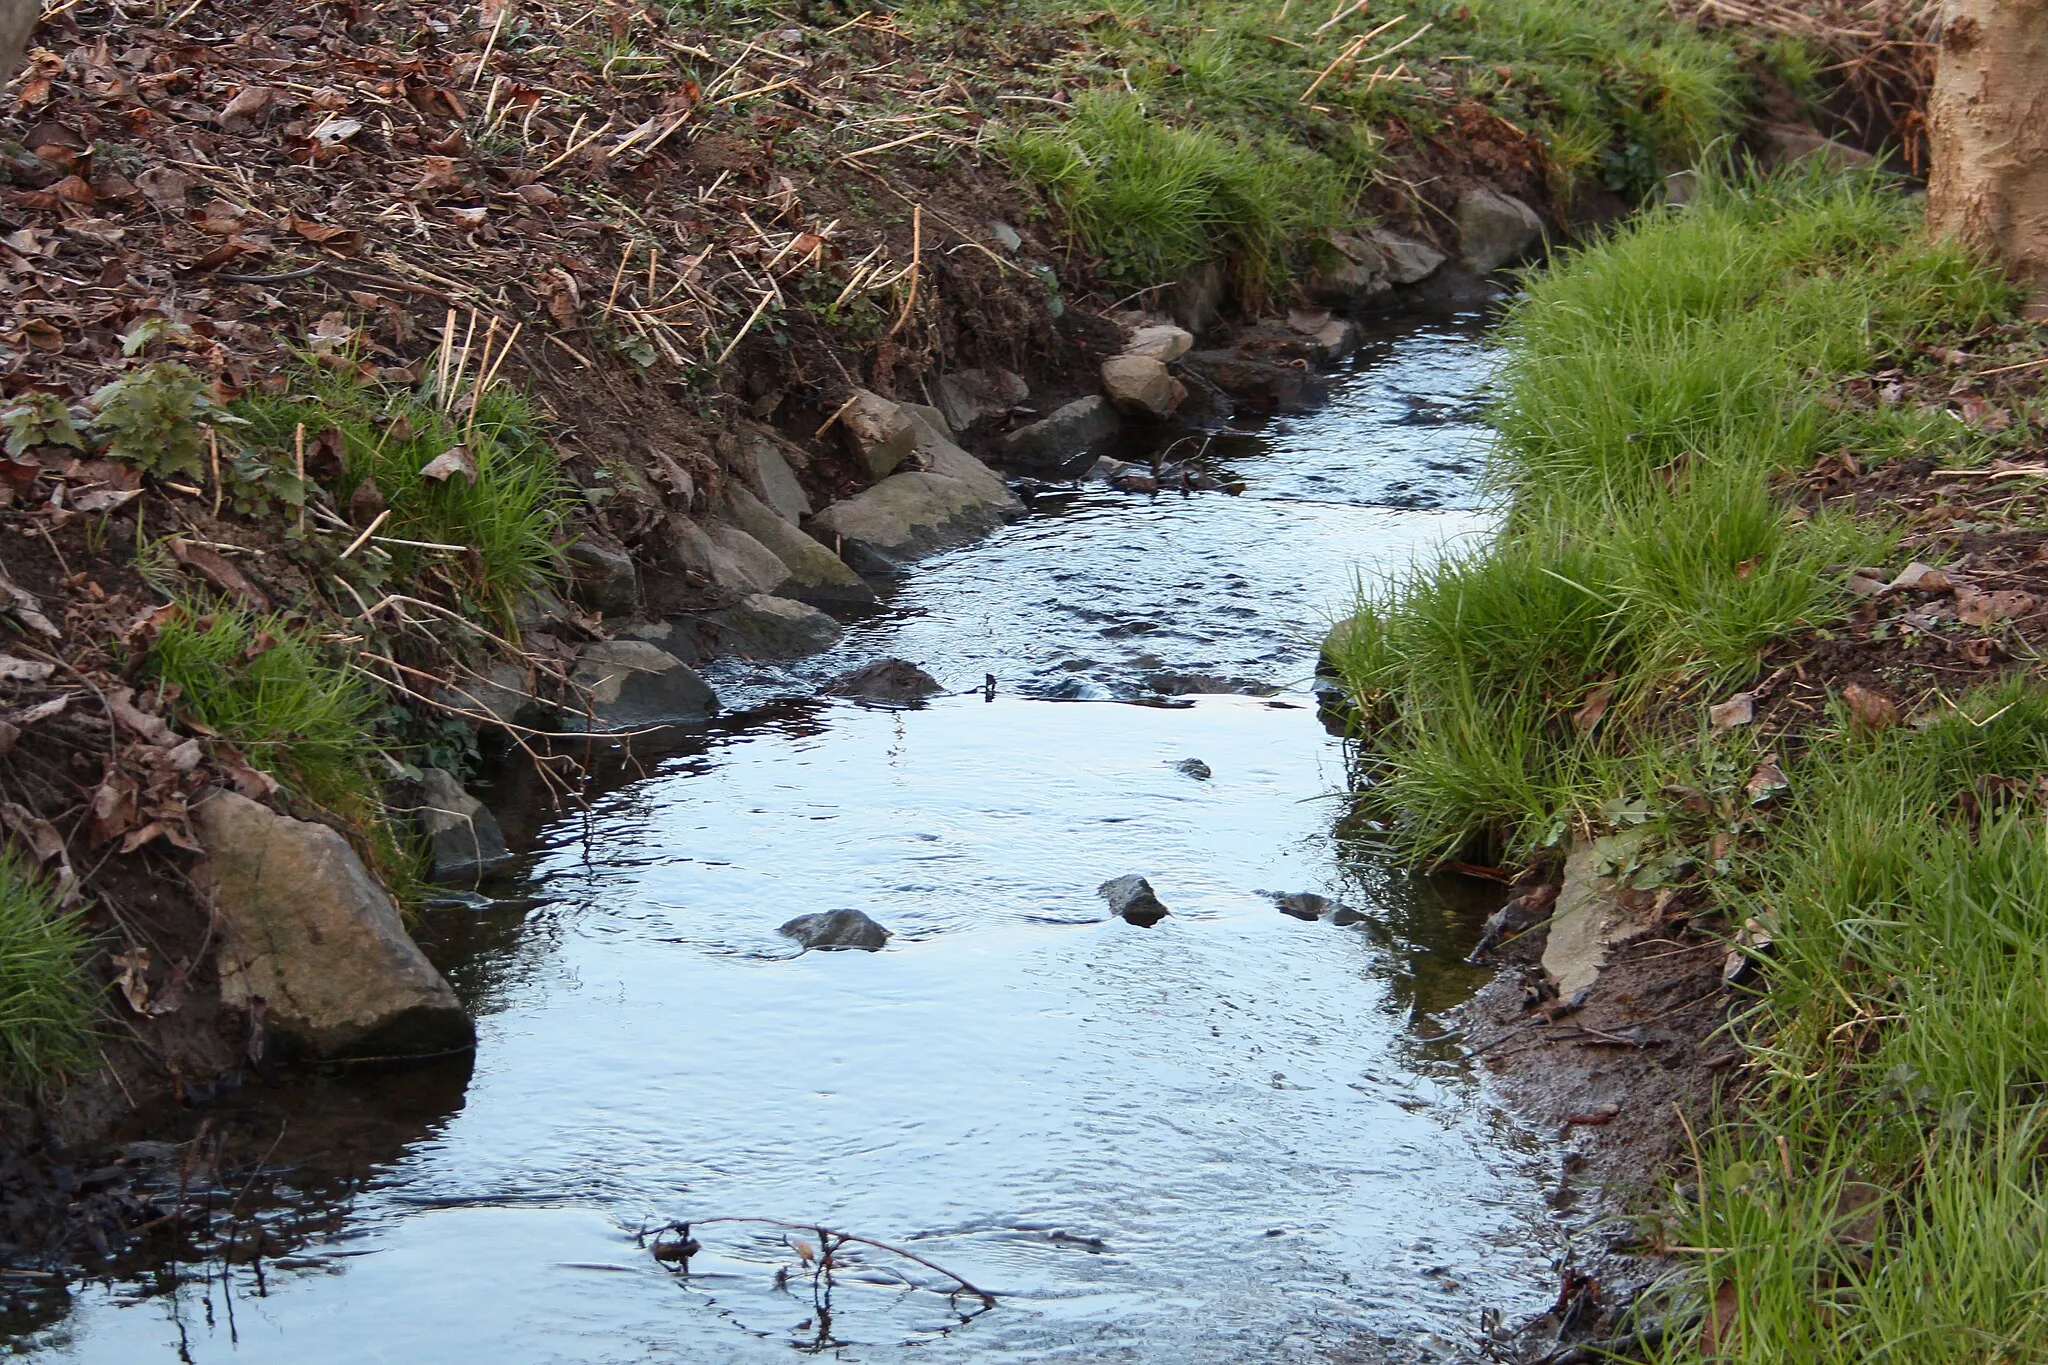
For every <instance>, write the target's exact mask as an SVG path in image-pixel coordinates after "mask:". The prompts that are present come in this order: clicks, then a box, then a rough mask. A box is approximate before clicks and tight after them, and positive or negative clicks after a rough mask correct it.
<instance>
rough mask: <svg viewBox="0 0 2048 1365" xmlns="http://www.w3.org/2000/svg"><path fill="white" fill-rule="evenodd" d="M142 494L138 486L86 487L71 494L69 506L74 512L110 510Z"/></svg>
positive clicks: (114, 509) (116, 508)
mask: <svg viewBox="0 0 2048 1365" xmlns="http://www.w3.org/2000/svg"><path fill="white" fill-rule="evenodd" d="M141 496H142V490H141V489H139V488H88V489H86V490H85V491H84V492H83V493H78V494H75V495H73V497H72V499H71V508H72V510H73V511H76V512H86V513H99V512H112V511H116V510H118V509H120V508H123V507H126V506H127V505H128V504H129V503H131V502H133V501H135V500H136V499H137V498H139V497H141Z"/></svg>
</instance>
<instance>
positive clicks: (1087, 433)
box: [1001, 393, 1123, 474]
mask: <svg viewBox="0 0 2048 1365" xmlns="http://www.w3.org/2000/svg"><path fill="white" fill-rule="evenodd" d="M1122 428H1123V423H1122V422H1121V421H1119V420H1118V419H1117V415H1116V409H1115V408H1114V407H1112V406H1110V402H1109V400H1108V399H1107V398H1104V397H1103V396H1102V395H1101V394H1099V393H1091V394H1089V395H1088V396H1087V397H1086V398H1077V399H1075V400H1074V401H1073V402H1071V403H1069V404H1067V405H1066V406H1065V407H1061V408H1055V409H1053V412H1052V415H1051V416H1049V417H1045V418H1042V419H1041V420H1039V421H1036V422H1033V423H1032V424H1031V425H1029V426H1024V427H1018V428H1017V429H1016V430H1015V431H1013V432H1011V433H1010V434H1009V435H1007V436H1005V437H1003V439H1002V445H1001V449H1002V460H1003V463H1005V464H1011V465H1017V466H1019V467H1021V468H1025V469H1034V470H1042V471H1045V472H1047V473H1055V474H1057V473H1061V472H1066V471H1071V470H1080V469H1086V468H1087V467H1088V466H1089V465H1090V464H1092V463H1093V462H1094V459H1095V457H1096V456H1097V455H1100V454H1101V453H1102V452H1103V451H1105V450H1107V449H1108V448H1109V447H1110V445H1112V444H1113V443H1114V442H1115V441H1116V435H1117V432H1118V431H1120V430H1122Z"/></svg>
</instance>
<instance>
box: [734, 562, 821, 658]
mask: <svg viewBox="0 0 2048 1365" xmlns="http://www.w3.org/2000/svg"><path fill="white" fill-rule="evenodd" d="M819 548H820V549H823V548H824V547H823V546H820V547H819ZM711 620H712V623H713V624H714V625H715V626H716V627H717V629H718V647H719V649H720V650H722V651H724V652H726V653H729V654H744V655H746V656H747V657H748V658H750V659H801V658H802V657H804V656H805V655H806V654H816V653H818V652H819V651H820V650H825V649H830V648H832V646H834V645H836V644H838V643H839V635H840V630H839V623H838V622H837V621H835V620H833V619H832V618H831V617H829V616H827V615H826V614H825V613H824V612H822V611H819V610H818V609H817V608H816V607H808V606H805V605H804V604H803V603H802V602H796V601H792V600H791V599H789V598H787V597H770V596H768V595H767V594H765V593H752V594H750V595H748V596H746V597H742V598H741V599H740V600H739V601H737V602H735V603H733V604H732V605H731V606H729V607H727V608H725V609H724V610H723V611H715V612H713V613H711Z"/></svg>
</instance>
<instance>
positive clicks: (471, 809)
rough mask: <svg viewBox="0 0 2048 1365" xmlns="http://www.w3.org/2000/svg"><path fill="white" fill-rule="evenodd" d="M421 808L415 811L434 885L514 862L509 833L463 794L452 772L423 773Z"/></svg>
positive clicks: (469, 878)
mask: <svg viewBox="0 0 2048 1365" xmlns="http://www.w3.org/2000/svg"><path fill="white" fill-rule="evenodd" d="M420 797H421V800H420V805H419V808H418V809H417V810H416V811H414V812H413V814H414V816H415V817H416V818H417V819H418V821H419V825H420V832H421V833H423V834H425V835H426V836H427V848H428V851H429V856H430V857H431V860H432V869H431V871H430V872H429V874H428V875H429V876H431V877H432V878H433V879H434V880H436V881H473V880H475V879H476V878H478V877H480V876H482V875H484V874H485V873H487V872H494V871H496V870H497V869H498V868H501V867H503V866H504V865H505V864H506V863H509V862H510V861H512V855H511V853H509V852H508V851H507V850H506V848H505V833H504V831H503V830H501V829H500V828H499V827H498V820H497V817H496V816H494V815H492V814H491V812H490V811H489V810H488V809H486V808H485V806H484V803H483V802H481V801H479V800H477V799H476V798H475V797H474V796H471V795H470V794H469V793H468V792H466V791H464V790H463V789H462V784H461V783H460V782H457V781H456V780H455V775H454V774H453V773H450V772H447V771H445V770H444V769H441V768H422V769H420Z"/></svg>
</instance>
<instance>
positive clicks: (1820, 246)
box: [1333, 174, 2004, 857]
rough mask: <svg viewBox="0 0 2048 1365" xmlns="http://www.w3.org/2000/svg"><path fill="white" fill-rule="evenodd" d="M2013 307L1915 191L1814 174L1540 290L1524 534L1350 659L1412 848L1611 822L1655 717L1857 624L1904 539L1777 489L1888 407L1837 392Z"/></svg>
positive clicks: (1423, 596)
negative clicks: (1605, 774) (1602, 805)
mask: <svg viewBox="0 0 2048 1365" xmlns="http://www.w3.org/2000/svg"><path fill="white" fill-rule="evenodd" d="M2003 298H2004V293H2003V289H2002V286H2000V285H1998V284H1997V283H1996V282H1995V280H1994V278H1993V277H1992V276H1991V275H1990V274H1989V273H1988V272H1985V271H1983V270H1981V269H1980V268H1978V267H1977V266H1975V265H1974V264H1973V263H1972V262H1970V261H1969V260H1968V259H1967V258H1965V257H1964V256H1962V255H1961V254H1960V253H1958V252H1956V251H1955V250H1953V249H1950V248H1947V247H1929V246H1926V245H1925V244H1923V243H1921V242H1920V241H1919V239H1918V238H1917V237H1916V236H1915V234H1914V230H1913V215H1912V212H1911V210H1910V208H1909V207H1907V206H1906V205H1904V204H1902V203H1901V202H1899V201H1898V199H1897V198H1896V196H1891V195H1888V194H1887V193H1886V192H1884V191H1882V190H1881V189H1880V188H1879V187H1878V185H1877V184H1876V183H1875V182H1873V181H1871V180H1869V179H1857V178H1830V177H1823V176H1820V175H1818V174H1813V175H1804V176H1798V177H1793V178H1789V179H1780V180H1774V181H1768V182H1762V183H1755V182H1748V181H1742V180H1738V179H1735V178H1733V177H1729V176H1709V177H1708V179H1707V184H1706V187H1705V189H1704V190H1703V194H1702V197H1701V199H1700V200H1699V201H1698V202H1697V203H1696V204H1695V205H1694V206H1693V207H1692V208H1689V209H1687V210H1686V211H1684V212H1682V213H1677V212H1674V213H1662V214H1655V215H1651V216H1647V217H1644V218H1641V219H1639V220H1637V221H1635V222H1633V223H1631V224H1630V225H1629V226H1627V227H1624V228H1622V229H1621V230H1620V231H1618V232H1617V233H1616V234H1615V235H1614V236H1612V237H1611V238H1609V239H1607V240H1605V241H1603V242H1600V243H1599V244H1597V245H1594V246H1592V247H1589V248H1586V249H1584V250H1581V251H1578V252H1575V253H1573V254H1571V255H1569V256H1567V257H1565V258H1563V259H1561V260H1560V261H1559V262H1558V263H1557V264H1556V265H1555V267H1554V268H1553V269H1551V270H1548V271H1546V272H1544V273H1543V274H1541V275H1539V276H1536V277H1534V278H1532V280H1531V281H1530V286H1529V290H1528V295H1527V298H1526V299H1525V301H1523V302H1522V303H1521V304H1519V305H1518V306H1517V307H1516V308H1515V310H1514V311H1513V312H1512V313H1511V314H1510V316H1509V318H1508V320H1507V322H1506V325H1505V327H1504V329H1503V339H1504V342H1505V346H1506V350H1507V357H1508V358H1507V363H1506V367H1505V373H1504V376H1503V397H1502V400H1501V402H1500V404H1499V406H1498V409H1497V411H1496V414H1495V422H1496V425H1497V427H1498V429H1499V432H1500V437H1499V441H1498V444H1497V448H1496V451H1495V455H1494V460H1493V463H1492V467H1491V472H1490V478H1491V480H1492V483H1493V486H1494V487H1495V489H1496V490H1497V492H1498V493H1499V494H1500V496H1501V497H1502V500H1503V521H1504V524H1503V529H1502V530H1501V532H1500V533H1499V534H1498V536H1497V537H1495V539H1493V540H1492V541H1491V542H1489V543H1487V544H1485V545H1484V546H1483V547H1480V548H1478V549H1474V550H1470V551H1468V552H1466V553H1464V554H1461V555H1457V556H1454V557H1451V558H1448V559H1445V560H1443V561H1441V562H1438V563H1434V564H1429V565H1425V566H1422V567H1420V568H1418V569H1416V570H1415V571H1413V572H1412V573H1411V575H1410V576H1409V577H1408V578H1407V579H1406V580H1404V581H1400V582H1397V583H1395V584H1393V585H1392V586H1391V587H1389V588H1387V589H1384V590H1382V591H1381V592H1379V593H1377V594H1375V595H1373V596H1372V597H1370V598H1369V599H1368V600H1366V601H1364V602H1363V603H1362V604H1361V607H1360V615H1359V620H1358V622H1357V623H1356V624H1355V625H1354V626H1353V627H1352V628H1350V629H1349V630H1347V631H1346V632H1344V634H1343V637H1342V638H1343V644H1342V646H1341V647H1340V648H1339V649H1337V650H1335V651H1334V654H1335V657H1334V659H1333V662H1334V663H1335V664H1336V665H1337V666H1338V668H1339V671H1340V672H1341V673H1342V674H1343V676H1344V677H1345V679H1346V681H1347V683H1348V684H1349V686H1350V688H1351V690H1352V692H1353V693H1354V695H1355V697H1356V698H1357V700H1358V701H1359V703H1360V707H1361V711H1362V713H1363V715H1364V716H1365V718H1366V720H1367V723H1368V726H1369V728H1370V731H1371V739H1372V743H1373V745H1374V747H1375V751H1376V753H1377V755H1378V760H1379V767H1380V776H1379V780H1378V781H1377V783H1376V787H1375V792H1376V796H1377V799H1378V800H1379V801H1380V802H1381V803H1382V804H1383V805H1384V807H1385V808H1386V812H1387V814H1388V818H1389V819H1391V820H1392V821H1393V822H1394V832H1395V836H1396V838H1397V839H1398V840H1400V841H1402V842H1404V843H1405V844H1406V845H1407V846H1408V848H1409V849H1410V851H1411V852H1413V853H1414V854H1416V855H1417V856H1421V857H1440V856H1445V855H1448V854H1451V853H1454V852H1457V851H1460V850H1466V851H1471V852H1474V853H1487V854H1492V855H1497V856H1517V855H1523V854H1527V853H1529V852H1530V851H1532V850H1533V849H1534V848H1535V847H1537V846H1538V845H1540V844H1542V843H1544V842H1546V841H1550V840H1554V839H1556V838H1558V837H1560V836H1561V834H1562V833H1563V832H1564V831H1566V830H1569V829H1570V828H1572V827H1574V826H1579V827H1590V826H1591V824H1592V823H1593V821H1594V819H1595V814H1594V811H1595V807H1596V806H1597V804H1598V803H1599V802H1600V801H1603V800H1605V799H1607V798H1608V796H1610V795H1612V792H1611V790H1609V789H1607V788H1603V787H1602V785H1601V784H1600V783H1599V782H1597V781H1595V780H1594V779H1593V777H1592V776H1591V775H1592V774H1593V773H1594V772H1595V771H1596V770H1599V769H1601V768H1602V765H1605V764H1611V762H1612V761H1613V760H1614V756H1615V755H1616V754H1618V753H1621V752H1624V751H1627V752H1642V751H1645V750H1648V749H1655V748H1657V747H1659V745H1660V744H1661V743H1662V741H1660V740H1657V739H1655V738H1654V737H1652V736H1650V735H1647V734H1643V733H1638V730H1639V728H1640V727H1639V724H1638V722H1639V721H1640V720H1641V719H1642V718H1644V717H1645V716H1649V715H1652V714H1657V713H1660V712H1662V711H1668V710H1669V709H1670V708H1672V707H1674V706H1681V705H1688V704H1696V703H1698V702H1700V701H1706V700H1718V695H1717V693H1718V691H1719V690H1721V689H1726V688H1728V687H1729V686H1731V685H1732V684H1733V683H1734V682H1735V681H1736V680H1737V679H1740V678H1742V677H1743V676H1745V675H1746V674H1747V673H1749V672H1750V671H1751V670H1752V669H1753V668H1754V666H1755V663H1756V660H1757V657H1758V655H1759V652H1760V651H1761V650H1762V649H1763V647H1765V646H1766V645H1767V644H1768V643H1769V642H1770V641H1772V640H1774V639H1777V638H1781V637H1783V636H1785V635H1788V634H1790V633H1792V632H1793V631H1795V630H1798V629H1800V628H1803V627H1809V626H1819V625H1825V624H1827V623H1828V622H1829V621H1831V620H1833V619H1836V618H1837V617H1838V616H1839V615H1840V614H1841V613H1842V612H1843V611H1844V610H1845V609H1846V605H1847V601H1846V598H1844V596H1843V595H1842V594H1841V593H1840V591H1839V588H1840V585H1841V582H1842V580H1843V579H1844V577H1845V576H1846V573H1847V570H1848V569H1850V568H1852V567H1854V566H1856V565H1858V564H1862V563H1869V562H1874V561H1878V560H1881V559H1882V558H1883V556H1884V554H1885V551H1886V546H1887V542H1888V538H1889V535H1888V530H1887V528H1886V527H1884V526H1883V525H1881V524H1873V523H1869V522H1851V521H1848V520H1846V519H1843V518H1840V517H1834V516H1828V517H1820V518H1812V519H1808V518H1805V517H1803V516H1797V515H1794V514H1792V513H1791V512H1790V511H1789V510H1788V508H1787V507H1786V505H1785V504H1784V502H1783V500H1782V499H1781V497H1780V496H1779V494H1778V491H1777V487H1778V481H1779V480H1780V479H1781V478H1782V476H1784V475H1785V474H1787V473H1788V472H1790V471H1793V470H1796V469H1800V468H1803V467H1804V466H1805V465H1807V464H1808V463H1809V462H1810V461H1811V460H1812V459H1813V458H1814V456H1815V455H1816V454H1817V453H1818V452H1820V451H1821V450H1824V449H1829V448H1832V447H1833V446H1834V445H1837V444H1842V443H1852V442H1855V441H1856V440H1857V439H1858V436H1859V433H1860V430H1861V429H1862V427H1863V426H1864V425H1867V424H1869V423H1871V422H1872V421H1873V420H1874V419H1872V418H1869V417H1867V416H1861V415H1855V414H1848V415H1844V414H1842V413H1839V412H1837V411H1836V410H1835V409H1833V408H1831V407H1829V406H1828V405H1827V403H1825V402H1824V401H1823V400H1824V398H1825V397H1826V391H1827V389H1828V387H1829V386H1830V384H1831V383H1832V377H1833V376H1834V375H1836V374H1838V373H1842V372H1846V371H1855V370H1857V369H1860V368H1863V367H1865V366H1868V365H1869V364H1870V363H1871V362H1872V361H1873V360H1874V359H1875V358H1876V357H1877V356H1879V355H1882V354H1886V353H1888V352H1890V351H1893V350H1896V349H1900V348H1903V347H1905V346H1907V345H1909V344H1910V342H1911V341H1912V340H1913V339H1914V338H1915V337H1916V336H1918V335H1920V334H1922V333H1924V332H1927V331H1930V330H1932V329H1936V328H1941V327H1949V326H1957V325H1966V324H1968V323H1969V322H1971V321H1972V320H1975V319H1978V318H1981V317H1984V316H1988V315H1989V314H1990V313H1991V312H1992V311H1993V310H1994V309H1995V308H1997V307H1998V306H2000V305H2001V303H2002V301H2003ZM1885 420H1889V419H1885ZM1603 686H1604V687H1607V688H1610V689H1611V692H1612V699H1611V702H1610V705H1609V707H1608V710H1607V713H1606V717H1605V719H1604V720H1603V721H1602V722H1601V724H1600V726H1599V727H1598V728H1597V729H1596V730H1595V731H1594V732H1593V733H1592V734H1591V735H1590V736H1588V735H1585V734H1582V733H1580V727H1579V726H1577V725H1575V724H1574V722H1573V716H1574V713H1576V712H1577V711H1578V710H1579V708H1580V707H1581V706H1582V705H1583V704H1584V702H1585V701H1586V700H1587V699H1588V697H1589V696H1591V695H1592V694H1593V692H1594V690H1595V689H1597V688H1601V687H1603ZM1695 714H1696V711H1695Z"/></svg>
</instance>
